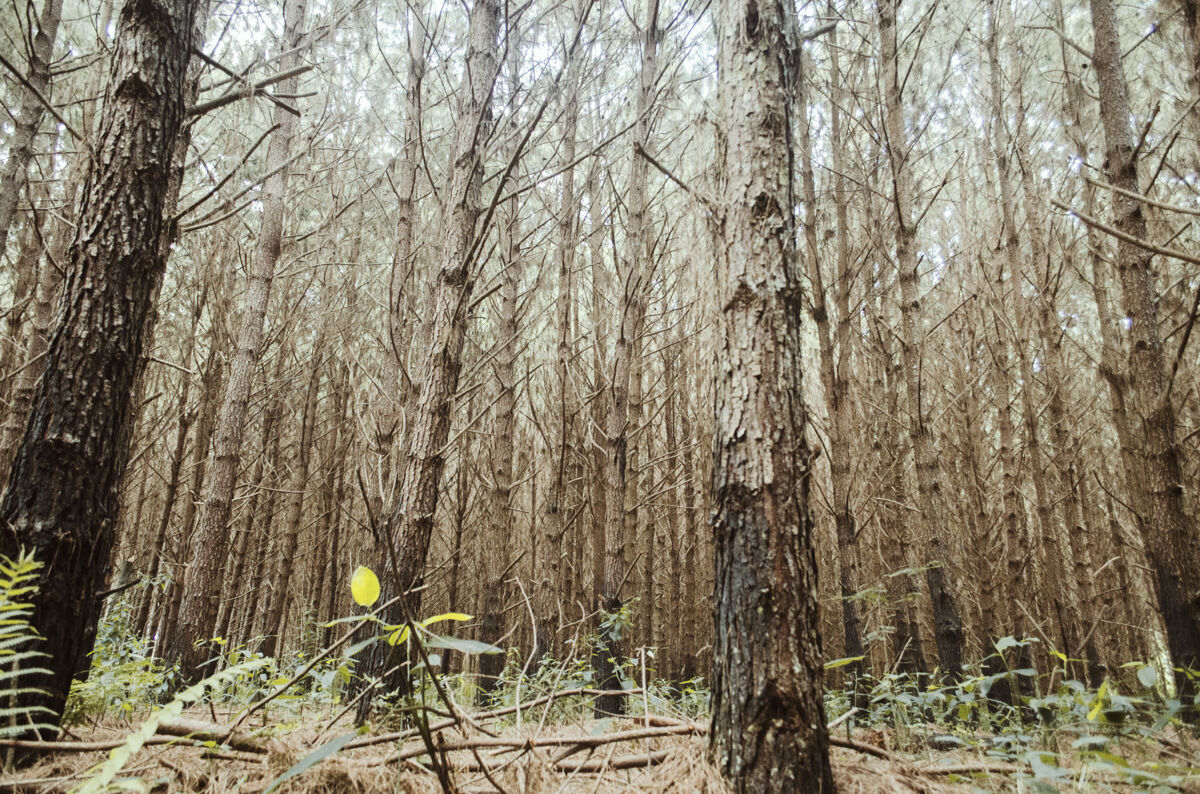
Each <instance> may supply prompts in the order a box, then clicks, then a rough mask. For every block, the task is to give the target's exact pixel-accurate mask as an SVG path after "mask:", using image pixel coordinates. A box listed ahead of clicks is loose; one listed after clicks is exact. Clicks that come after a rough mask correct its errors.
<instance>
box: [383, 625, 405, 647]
mask: <svg viewBox="0 0 1200 794" xmlns="http://www.w3.org/2000/svg"><path fill="white" fill-rule="evenodd" d="M407 639H408V626H405V627H404V628H402V629H396V630H395V631H393V632H392V633H391V634H389V635H388V638H387V641H388V645H399V644H400V643H402V642H404V641H405V640H407Z"/></svg>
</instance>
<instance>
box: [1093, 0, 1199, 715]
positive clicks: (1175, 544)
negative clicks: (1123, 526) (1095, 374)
mask: <svg viewBox="0 0 1200 794" xmlns="http://www.w3.org/2000/svg"><path fill="white" fill-rule="evenodd" d="M1091 9H1092V27H1093V32H1094V43H1093V49H1092V51H1093V57H1092V65H1093V67H1094V68H1095V71H1096V83H1097V86H1098V88H1099V94H1100V121H1101V124H1102V126H1103V128H1104V143H1105V167H1104V171H1105V175H1106V176H1107V178H1108V182H1109V184H1110V185H1112V186H1113V187H1115V188H1120V189H1122V190H1125V191H1129V192H1130V193H1132V194H1133V195H1137V194H1139V193H1140V189H1139V186H1138V181H1139V180H1138V172H1137V153H1138V149H1139V147H1138V146H1137V144H1136V141H1135V135H1134V130H1133V127H1132V124H1131V119H1132V115H1131V111H1130V106H1129V88H1128V86H1127V84H1126V82H1125V73H1124V69H1123V67H1122V64H1121V57H1122V56H1121V52H1122V50H1121V41H1120V37H1119V35H1118V33H1117V24H1116V15H1115V12H1114V10H1113V4H1112V2H1111V0H1091ZM1111 203H1112V211H1113V216H1114V217H1113V225H1114V226H1115V227H1116V229H1117V230H1118V231H1121V232H1124V233H1125V234H1127V235H1130V236H1132V237H1135V238H1137V239H1141V240H1144V239H1147V235H1146V219H1145V217H1144V216H1143V214H1142V206H1141V204H1140V203H1139V202H1138V201H1137V199H1133V198H1130V197H1129V196H1128V195H1126V194H1122V193H1118V192H1116V191H1115V190H1114V191H1113V192H1112V197H1111ZM1151 259H1152V255H1151V254H1150V253H1149V252H1148V251H1146V250H1144V249H1142V248H1139V247H1137V246H1135V245H1133V244H1131V243H1128V242H1125V241H1124V240H1121V241H1118V243H1117V256H1116V261H1117V270H1118V272H1119V274H1120V280H1121V290H1122V293H1123V297H1124V310H1125V316H1126V317H1128V318H1129V336H1130V347H1129V363H1128V366H1129V379H1128V380H1127V381H1126V384H1125V385H1126V388H1127V394H1128V403H1127V405H1128V408H1129V415H1130V418H1131V419H1132V421H1133V425H1134V427H1133V428H1132V429H1133V432H1134V434H1135V436H1136V439H1137V442H1138V446H1139V453H1140V458H1141V460H1140V461H1139V462H1140V465H1141V469H1142V472H1143V476H1142V478H1141V481H1140V483H1139V485H1140V486H1141V489H1142V491H1143V493H1142V494H1141V500H1140V505H1139V506H1140V508H1141V511H1142V513H1141V515H1140V516H1139V522H1138V523H1139V525H1140V527H1141V530H1142V534H1143V535H1144V537H1145V539H1146V549H1147V552H1148V556H1149V559H1150V567H1151V568H1152V569H1153V570H1154V579H1155V590H1156V593H1157V595H1158V603H1159V607H1160V609H1161V610H1162V616H1163V623H1164V624H1165V625H1166V629H1167V645H1168V647H1169V648H1170V652H1171V658H1172V660H1173V661H1174V663H1175V665H1176V666H1183V667H1190V668H1192V669H1200V538H1198V537H1197V532H1196V524H1195V522H1194V520H1193V519H1192V517H1191V516H1190V515H1189V514H1188V512H1187V509H1186V507H1185V505H1184V491H1183V478H1182V471H1181V465H1180V457H1181V456H1180V450H1179V445H1178V441H1177V439H1176V426H1175V425H1176V423H1175V408H1174V405H1173V403H1172V401H1171V379H1170V375H1169V373H1168V372H1167V369H1166V364H1165V361H1164V357H1163V341H1162V336H1161V334H1160V331H1159V327H1158V294H1157V288H1156V286H1155V283H1154V269H1153V266H1152V263H1151ZM1176 683H1177V685H1178V687H1179V689H1180V694H1181V695H1182V696H1183V697H1185V698H1187V699H1188V700H1190V697H1191V696H1193V695H1196V694H1197V684H1196V682H1195V679H1193V678H1191V677H1190V676H1188V675H1186V674H1183V673H1180V674H1178V675H1177V676H1176ZM1185 702H1187V700H1185Z"/></svg>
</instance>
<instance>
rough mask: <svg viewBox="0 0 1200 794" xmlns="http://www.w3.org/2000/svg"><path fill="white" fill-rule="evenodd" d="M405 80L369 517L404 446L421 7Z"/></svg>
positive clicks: (415, 285)
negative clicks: (381, 384)
mask: <svg viewBox="0 0 1200 794" xmlns="http://www.w3.org/2000/svg"><path fill="white" fill-rule="evenodd" d="M409 13H411V15H412V19H411V22H410V23H409V24H410V27H409V30H408V79H407V82H406V84H405V90H404V143H403V146H402V149H401V151H400V157H399V158H398V159H397V161H396V182H395V189H396V196H397V199H396V247H395V249H394V251H393V254H392V268H391V275H390V281H389V285H388V326H387V327H388V336H387V341H386V344H387V350H385V351H384V369H383V393H382V394H380V395H379V398H378V401H377V402H376V403H375V417H374V427H373V428H372V431H373V437H372V439H371V441H372V444H373V445H374V453H375V460H374V463H375V465H376V467H377V468H376V471H374V472H369V473H368V474H367V475H366V479H367V484H368V486H369V492H368V493H369V498H370V499H371V505H370V511H369V512H370V515H372V516H379V515H381V514H382V512H383V509H384V504H383V494H382V493H381V491H382V490H383V484H384V483H387V482H389V481H390V480H391V476H392V466H393V465H394V461H393V456H394V455H395V453H396V451H397V450H398V449H402V448H403V446H404V432H403V431H404V429H405V428H404V420H405V408H406V406H407V404H408V399H409V397H410V396H411V393H412V381H411V379H410V373H409V372H408V370H407V369H406V363H407V360H408V354H409V348H410V346H411V341H412V327H411V325H412V324H411V318H412V317H414V316H415V315H417V314H418V312H417V308H416V307H417V301H416V300H415V295H414V293H416V292H417V291H418V290H419V287H420V284H421V280H420V279H419V278H417V266H416V265H417V256H416V251H414V250H413V237H414V234H413V231H414V225H415V224H416V221H417V201H416V191H417V168H418V166H419V165H420V162H421V152H422V147H423V136H422V128H421V121H422V105H421V103H422V98H423V94H422V84H423V82H424V79H425V6H424V4H423V3H414V4H412V5H410V6H409Z"/></svg>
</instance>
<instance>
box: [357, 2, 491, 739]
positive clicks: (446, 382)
mask: <svg viewBox="0 0 1200 794" xmlns="http://www.w3.org/2000/svg"><path fill="white" fill-rule="evenodd" d="M499 26H500V5H499V3H498V2H497V0H475V4H474V5H473V7H472V9H471V15H470V26H469V32H468V36H467V38H468V42H467V54H466V69H465V71H464V73H463V84H462V87H463V92H462V95H463V101H462V104H461V105H460V107H459V109H458V113H457V118H458V121H459V124H458V127H457V129H456V131H455V143H454V159H453V161H452V165H451V169H450V175H449V180H450V183H449V185H448V186H447V188H446V192H445V205H444V211H443V212H444V215H443V222H442V247H441V252H440V255H439V260H438V265H437V270H436V275H435V277H434V288H433V294H432V296H431V300H430V305H429V315H428V320H427V322H426V329H427V331H426V333H424V334H423V339H424V341H425V342H426V344H427V349H426V350H425V351H424V352H423V353H422V356H421V361H422V363H421V366H420V368H419V369H418V371H419V372H420V373H421V374H420V378H421V382H420V386H419V388H418V393H417V399H416V402H415V403H414V404H413V406H412V418H411V421H410V423H409V427H410V430H409V442H408V445H407V447H408V455H407V458H406V461H405V466H404V471H403V472H402V475H401V478H400V487H399V490H398V494H399V498H398V499H397V502H396V504H395V506H394V508H393V509H392V511H391V514H390V515H389V517H388V519H387V521H386V523H385V527H384V533H383V535H384V537H383V544H382V545H383V546H384V548H383V549H381V550H380V551H381V553H382V554H383V555H385V561H386V562H385V565H386V571H387V574H386V576H385V579H386V581H385V582H384V586H385V588H386V589H388V590H391V591H392V592H396V593H398V594H403V595H405V603H404V604H403V607H402V608H397V609H394V610H392V611H391V612H390V613H389V615H388V618H389V620H391V621H392V622H393V623H395V622H399V621H401V620H405V619H412V620H416V619H419V615H418V613H419V611H420V607H421V592H420V587H421V584H422V579H423V576H424V571H425V561H426V558H427V557H428V554H429V542H430V538H431V537H432V534H433V522H434V514H435V512H436V510H437V502H438V487H439V485H440V482H441V476H442V467H443V466H444V464H445V459H446V442H447V441H448V440H449V436H450V420H451V414H452V408H453V401H454V395H455V392H456V391H457V389H458V376H459V372H460V370H461V367H462V349H463V342H464V339H465V337H466V332H467V319H468V317H467V307H468V306H469V304H470V302H471V293H472V291H473V290H474V287H475V279H476V277H477V274H478V271H479V267H478V262H479V260H480V249H481V248H482V245H481V241H482V235H483V233H484V231H485V230H483V229H480V228H479V225H480V224H479V221H480V218H481V216H482V214H483V209H484V208H483V206H482V203H481V191H482V181H483V148H482V147H483V141H485V140H486V139H487V137H488V132H489V130H490V128H491V126H492V110H491V100H492V82H493V77H494V75H495V73H496V66H497V60H498V57H499V56H498V47H497V33H498V31H499ZM405 608H407V614H406V612H405ZM374 651H375V652H374V653H373V654H372V656H371V661H370V663H369V665H368V667H369V669H370V670H371V672H373V673H374V674H376V675H378V674H380V673H382V672H383V671H384V669H385V668H384V664H385V662H386V656H387V654H386V653H384V652H382V650H381V649H380V648H376V649H374ZM405 675H407V673H405ZM397 683H399V682H397ZM362 703H363V705H362V707H360V709H359V712H358V715H359V718H360V719H362V718H365V716H366V713H367V711H369V699H368V698H363V701H362Z"/></svg>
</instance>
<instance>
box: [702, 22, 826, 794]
mask: <svg viewBox="0 0 1200 794" xmlns="http://www.w3.org/2000/svg"><path fill="white" fill-rule="evenodd" d="M792 13H793V11H792V8H791V6H790V5H786V4H781V3H767V4H761V3H755V2H748V1H747V0H731V2H727V3H724V4H722V6H721V12H720V17H719V23H718V31H719V39H718V41H719V64H720V65H719V74H720V82H719V89H718V90H719V106H720V109H721V112H722V119H723V122H724V126H725V129H724V133H725V141H724V145H725V150H724V177H725V185H724V190H723V195H724V196H725V202H726V203H725V206H724V217H723V219H722V222H723V229H722V237H723V239H722V240H721V244H720V245H719V249H718V254H717V290H718V304H719V306H720V307H721V318H720V321H719V322H720V326H719V327H720V333H719V335H718V337H719V340H720V341H719V345H720V352H719V358H718V361H719V362H720V363H719V365H718V367H717V384H716V388H717V395H716V440H715V445H714V448H715V462H714V468H713V498H714V500H715V511H714V514H713V534H714V539H715V543H716V550H717V559H716V588H715V605H714V617H715V630H716V639H715V643H714V662H713V687H712V693H713V695H712V714H713V717H712V732H711V739H710V749H711V751H712V753H713V756H714V758H715V761H716V763H717V765H718V766H719V767H720V769H721V772H722V774H723V775H724V776H725V778H726V779H727V780H728V782H729V783H730V786H731V788H732V790H734V791H737V792H751V791H752V792H772V791H780V792H783V791H786V792H832V791H833V790H834V787H833V776H832V773H831V771H830V766H829V758H828V747H827V742H828V736H827V733H826V730H825V712H824V707H823V705H822V701H821V681H822V675H823V672H822V666H821V665H822V651H821V638H820V634H819V633H818V630H817V627H818V620H819V613H818V605H817V582H816V576H817V569H816V557H815V554H814V551H813V537H812V521H811V519H810V517H809V477H810V468H809V467H810V465H811V456H810V453H809V448H808V444H807V442H806V440H805V424H806V421H807V420H806V416H805V407H804V400H803V390H802V387H801V381H800V372H801V367H800V356H801V341H800V319H801V318H800V315H801V311H802V308H803V304H802V300H803V294H802V289H801V284H800V273H799V267H798V264H799V263H798V262H797V261H796V252H795V243H794V240H795V235H794V228H795V220H794V217H793V209H792V208H793V207H794V206H795V200H794V198H793V195H792V163H793V156H794V149H793V144H792V138H791V134H790V127H789V124H788V119H789V118H791V115H790V111H792V110H795V109H796V108H795V106H794V102H793V101H792V97H791V96H789V92H788V88H787V87H788V83H789V79H788V71H787V69H788V67H787V64H788V63H789V62H791V61H792V56H793V53H792V52H791V51H790V48H789V47H787V45H786V44H785V36H784V32H785V31H786V30H792V29H793V27H794V25H795V21H794V20H791V19H789V15H791V14H792ZM796 46H797V47H798V46H799V42H796ZM799 111H800V112H803V109H799Z"/></svg>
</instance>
